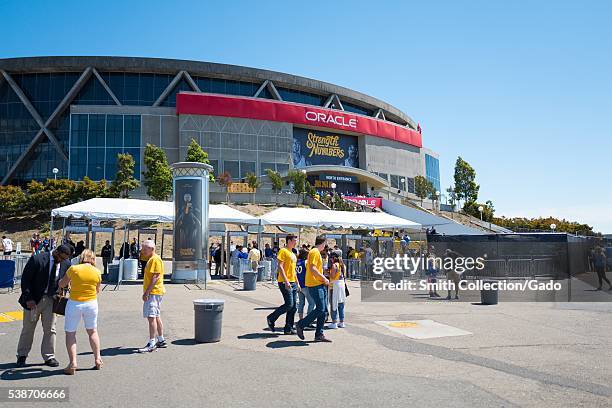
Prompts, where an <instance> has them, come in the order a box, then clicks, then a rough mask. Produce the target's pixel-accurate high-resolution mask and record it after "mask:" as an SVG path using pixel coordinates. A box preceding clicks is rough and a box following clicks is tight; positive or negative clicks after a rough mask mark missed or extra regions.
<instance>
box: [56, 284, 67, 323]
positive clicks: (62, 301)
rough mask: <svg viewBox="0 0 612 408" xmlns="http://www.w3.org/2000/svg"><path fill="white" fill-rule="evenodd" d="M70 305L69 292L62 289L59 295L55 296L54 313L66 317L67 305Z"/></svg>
mask: <svg viewBox="0 0 612 408" xmlns="http://www.w3.org/2000/svg"><path fill="white" fill-rule="evenodd" d="M67 303H68V290H67V289H66V288H64V289H60V292H59V293H56V294H55V296H53V313H55V314H58V315H62V316H64V315H65V314H66V304H67Z"/></svg>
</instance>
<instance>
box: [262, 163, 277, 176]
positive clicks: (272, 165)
mask: <svg viewBox="0 0 612 408" xmlns="http://www.w3.org/2000/svg"><path fill="white" fill-rule="evenodd" d="M259 167H260V169H261V170H260V172H259V174H260V175H262V176H265V175H266V170H267V169H270V170H274V171H276V164H275V163H261V164H260V165H259Z"/></svg>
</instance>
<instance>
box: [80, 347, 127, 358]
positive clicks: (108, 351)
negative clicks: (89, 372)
mask: <svg viewBox="0 0 612 408" xmlns="http://www.w3.org/2000/svg"><path fill="white" fill-rule="evenodd" d="M137 352H138V348H136V347H127V348H123V347H109V348H105V349H102V350H100V355H101V356H102V357H106V356H109V357H112V356H123V355H127V354H136V353H137ZM92 354H93V353H92V352H91V351H84V352H82V353H79V356H88V355H92Z"/></svg>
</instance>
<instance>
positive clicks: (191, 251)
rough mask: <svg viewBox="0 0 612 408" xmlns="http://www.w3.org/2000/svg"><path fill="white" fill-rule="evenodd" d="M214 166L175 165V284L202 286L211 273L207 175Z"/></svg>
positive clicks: (173, 273) (173, 276)
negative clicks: (196, 284)
mask: <svg viewBox="0 0 612 408" xmlns="http://www.w3.org/2000/svg"><path fill="white" fill-rule="evenodd" d="M210 171H212V166H210V165H208V164H204V163H192V162H180V163H174V164H173V165H172V176H173V179H174V182H173V185H174V242H173V246H172V248H173V249H172V281H173V282H180V283H199V282H205V281H207V280H208V279H210V274H209V271H208V259H207V258H208V250H207V248H208V174H209V172H210Z"/></svg>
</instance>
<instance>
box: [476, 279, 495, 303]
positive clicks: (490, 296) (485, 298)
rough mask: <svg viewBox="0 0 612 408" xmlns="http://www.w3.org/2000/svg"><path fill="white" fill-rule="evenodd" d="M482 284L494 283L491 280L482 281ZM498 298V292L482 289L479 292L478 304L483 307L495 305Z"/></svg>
mask: <svg viewBox="0 0 612 408" xmlns="http://www.w3.org/2000/svg"><path fill="white" fill-rule="evenodd" d="M482 283H483V285H484V284H487V283H489V284H491V283H496V281H493V280H486V281H482ZM498 298H499V291H498V290H497V289H486V290H485V289H482V290H481V291H480V303H481V304H483V305H496V304H497V301H498Z"/></svg>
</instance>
